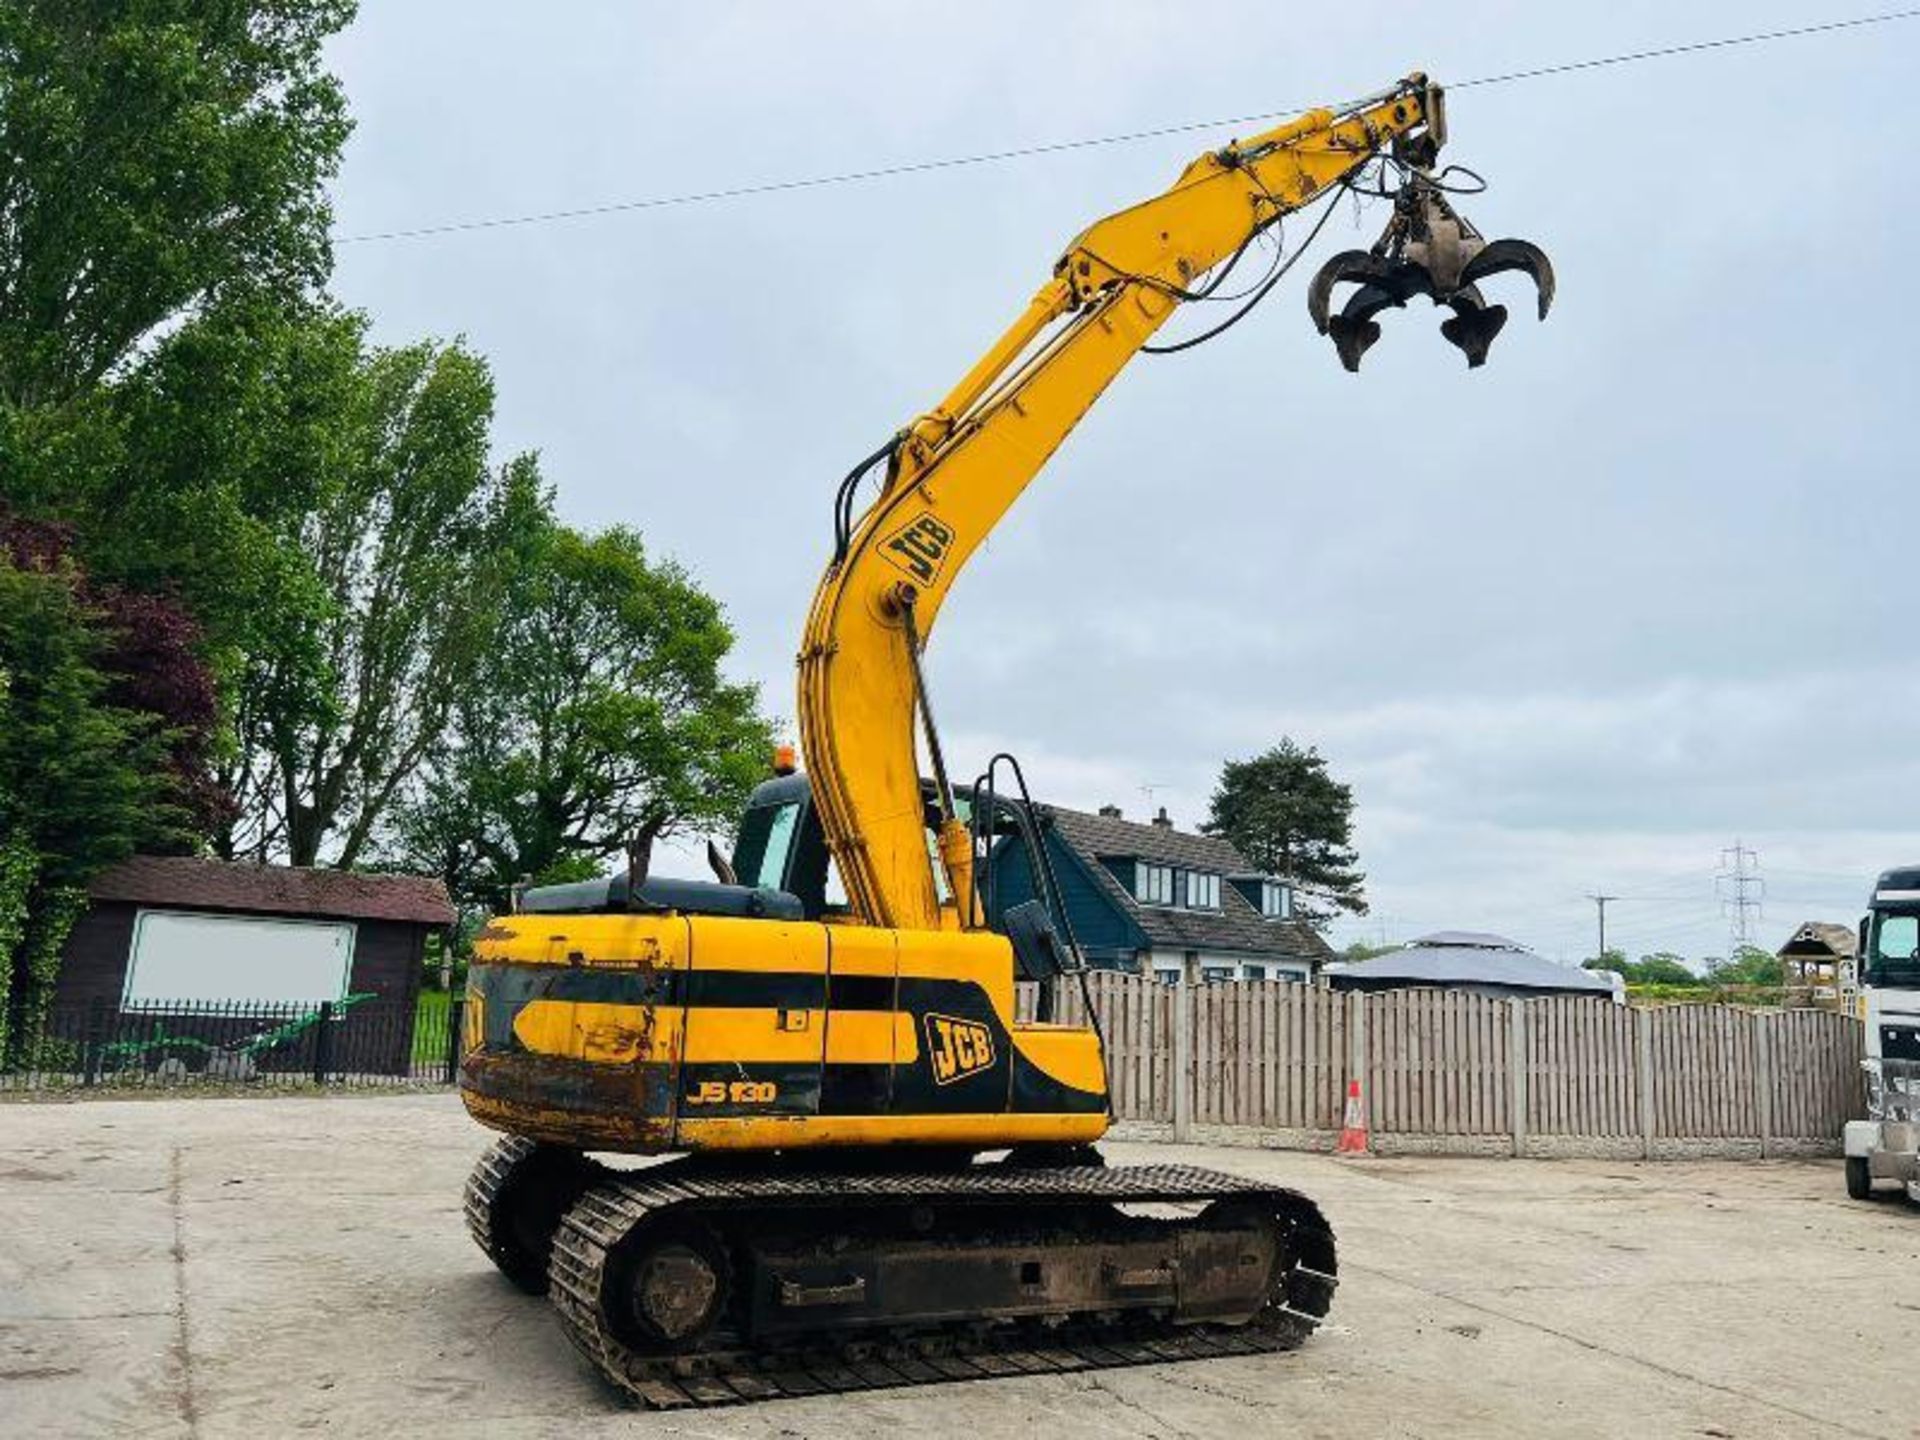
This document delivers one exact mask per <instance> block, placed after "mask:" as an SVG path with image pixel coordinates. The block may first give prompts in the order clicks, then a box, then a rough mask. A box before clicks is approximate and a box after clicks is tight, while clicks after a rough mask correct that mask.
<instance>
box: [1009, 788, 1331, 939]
mask: <svg viewBox="0 0 1920 1440" xmlns="http://www.w3.org/2000/svg"><path fill="white" fill-rule="evenodd" d="M1040 808H1041V810H1042V811H1043V812H1044V813H1045V814H1046V815H1048V816H1050V817H1051V818H1052V820H1053V826H1054V829H1055V831H1056V832H1057V833H1058V834H1059V836H1060V838H1061V839H1063V840H1065V841H1066V842H1067V844H1068V845H1069V846H1071V847H1072V848H1073V850H1074V851H1075V852H1076V853H1077V854H1079V855H1081V856H1082V857H1084V858H1085V859H1086V860H1087V862H1088V864H1087V866H1086V869H1087V873H1088V874H1089V875H1090V876H1091V877H1092V879H1093V883H1094V884H1095V886H1097V887H1098V888H1099V890H1100V892H1101V894H1102V895H1104V896H1106V898H1107V899H1108V900H1109V901H1111V902H1112V903H1113V904H1114V905H1115V906H1116V907H1118V908H1119V909H1120V910H1121V911H1123V912H1124V913H1125V914H1126V915H1128V916H1129V918H1131V919H1132V920H1133V922H1134V923H1135V924H1137V925H1138V926H1139V927H1140V929H1141V930H1142V931H1143V932H1144V933H1145V935H1146V937H1147V940H1148V942H1149V943H1150V944H1151V945H1152V946H1153V947H1154V948H1155V949H1160V948H1162V947H1164V948H1166V949H1169V950H1234V951H1241V952H1245V953H1248V954H1255V955H1272V956H1276V957H1282V958H1285V959H1288V960H1305V961H1310V962H1312V963H1313V964H1320V963H1322V962H1324V961H1326V960H1328V959H1330V958H1331V957H1332V955H1333V950H1332V947H1330V946H1329V945H1328V944H1327V942H1326V941H1325V940H1323V939H1322V938H1321V937H1320V934H1319V932H1318V931H1316V930H1315V929H1314V928H1313V927H1312V926H1311V925H1308V924H1306V923H1305V922H1304V921H1300V920H1270V919H1268V918H1267V917H1266V916H1264V915H1262V914H1261V913H1260V912H1259V911H1258V910H1256V909H1254V907H1253V906H1252V905H1250V904H1248V903H1247V901H1246V898H1245V897H1244V896H1243V895H1241V893H1240V892H1239V891H1238V890H1236V889H1234V888H1233V886H1231V885H1224V884H1223V885H1222V886H1221V887H1220V908H1219V909H1218V910H1178V909H1172V908H1162V907H1160V906H1157V905H1142V904H1141V903H1140V902H1139V901H1138V900H1136V899H1135V898H1134V897H1133V896H1132V895H1130V894H1128V893H1127V888H1126V887H1125V886H1124V885H1122V884H1121V883H1120V882H1119V881H1118V880H1117V879H1115V878H1114V875H1113V872H1112V871H1111V870H1109V869H1107V867H1106V866H1105V865H1103V864H1101V863H1100V858H1101V857H1102V856H1110V857H1116V858H1118V857H1133V858H1137V859H1141V860H1151V861H1155V862H1157V863H1159V864H1163V865H1177V866H1179V867H1180V868H1181V869H1183V870H1199V871H1202V872H1204V873H1207V874H1213V875H1220V876H1223V877H1224V876H1245V875H1249V874H1251V873H1252V867H1251V866H1250V865H1248V863H1247V860H1246V857H1245V856H1244V855H1242V854H1241V853H1240V852H1239V851H1238V850H1237V849H1235V848H1234V846H1233V844H1232V843H1231V842H1230V841H1227V840H1223V839H1221V838H1220V837H1218V836H1216V835H1194V834H1189V833H1188V832H1186V831H1183V830H1176V829H1174V828H1172V827H1171V826H1168V825H1142V824H1139V823H1138V822H1136V821H1132V820H1122V819H1118V818H1116V817H1114V816H1111V815H1089V814H1087V813H1086V812H1085V811H1083V810H1068V809H1065V808H1064V807H1062V806H1059V805H1043V806H1041V807H1040Z"/></svg>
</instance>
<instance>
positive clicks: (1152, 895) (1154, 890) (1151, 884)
mask: <svg viewBox="0 0 1920 1440" xmlns="http://www.w3.org/2000/svg"><path fill="white" fill-rule="evenodd" d="M1133 893H1134V895H1135V896H1136V897H1137V898H1138V899H1139V901H1140V903H1141V904H1142V905H1171V904H1173V867H1172V866H1171V865H1149V864H1148V863H1147V862H1146V861H1144V860H1142V861H1141V862H1140V863H1139V864H1138V865H1136V866H1135V867H1134V870H1133Z"/></svg>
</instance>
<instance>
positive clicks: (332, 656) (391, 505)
mask: <svg viewBox="0 0 1920 1440" xmlns="http://www.w3.org/2000/svg"><path fill="white" fill-rule="evenodd" d="M334 403H336V404H337V405H338V406H339V413H337V414H336V415H335V416H334V417H333V422H332V423H333V428H332V436H331V443H332V444H333V445H334V446H336V447H337V450H336V463H334V464H333V465H332V467H331V469H332V473H331V474H330V475H328V476H326V477H324V484H323V485H321V487H320V490H319V493H318V494H317V495H316V496H315V497H314V498H313V500H312V502H311V503H310V504H309V505H308V506H306V507H305V508H304V509H303V512H302V513H301V514H300V515H299V516H298V519H297V522H296V523H295V524H293V526H292V527H291V529H290V530H289V531H288V532H287V533H286V534H285V537H284V539H285V544H284V546H283V547H282V549H281V552H280V553H281V554H282V556H283V557H284V556H285V555H287V554H293V555H298V556H299V557H302V561H303V563H304V564H305V565H306V566H308V567H310V569H308V570H307V571H306V572H305V573H304V575H301V576H299V577H296V578H297V579H298V580H299V581H301V582H304V583H292V582H289V583H288V584H287V585H286V586H285V587H284V589H283V591H282V593H285V594H287V595H289V596H290V597H292V600H293V603H292V604H291V605H290V606H289V607H288V609H287V610H286V611H284V612H283V613H281V614H279V615H277V616H276V617H275V622H276V623H275V627H274V629H273V631H272V632H271V633H269V634H261V635H257V636H255V637H254V643H253V644H252V646H251V653H249V654H248V655H247V656H246V658H245V664H244V669H243V671H242V673H241V674H240V676H239V677H238V680H237V683H236V694H235V697H234V701H233V713H234V730H235V735H234V743H233V751H234V754H235V756H236V757H237V758H236V762H235V774H234V783H235V786H236V792H237V793H236V799H237V801H238V802H239V803H240V807H241V810H240V821H239V824H238V826H237V827H236V829H235V832H234V833H233V835H231V836H230V837H228V838H227V839H226V841H225V842H224V844H223V846H222V848H223V849H225V850H227V851H229V852H234V853H239V852H252V853H258V854H263V855H265V854H282V855H284V856H285V857H286V858H287V859H288V860H289V861H290V862H291V863H293V864H295V865H312V864H316V863H319V862H321V861H322V860H326V861H328V862H329V863H332V864H336V865H341V866H351V865H353V864H355V863H356V862H358V861H359V860H360V859H361V858H362V856H363V855H364V854H365V853H366V851H367V847H368V844H369V842H370V841H371V840H372V838H373V835H374V832H375V829H376V827H377V826H378V825H379V824H380V821H381V819H382V817H383V816H384V815H385V814H386V813H387V810H388V808H389V806H391V805H392V803H393V801H394V799H395V797H396V796H397V795H398V794H399V793H400V792H401V789H402V787H404V786H405V785H406V784H407V783H408V781H409V780H410V779H411V778H412V777H413V776H414V775H415V774H416V773H417V772H418V771H419V769H420V766H421V764H422V763H423V762H424V761H425V760H426V758H427V756H428V755H429V754H430V753H431V752H432V751H433V749H434V747H435V746H436V745H437V744H438V743H439V741H440V739H441V737H442V734H443V733H444V731H445V729H446V725H447V722H448V718H449V716H450V715H451V714H452V713H453V711H454V708H455V707H456V706H457V705H458V704H459V703H460V702H461V700H462V698H463V697H464V696H465V695H466V693H467V691H468V690H469V688H470V687H471V686H473V685H474V684H475V683H476V680H477V678H478V676H479V673H480V664H481V660H482V657H483V656H484V655H485V653H486V651H487V649H488V648H489V646H490V644H491V640H492V632H493V629H494V625H495V623H496V620H497V617H498V615H499V608H500V604H501V601H502V598H503V593H504V591H503V587H504V585H505V583H506V576H507V575H508V574H509V573H510V572H511V571H512V570H513V568H514V561H513V556H514V552H515V547H516V546H518V545H519V544H520V543H521V537H522V536H523V535H524V534H525V533H526V531H527V530H528V528H529V527H530V526H531V525H533V524H535V523H536V522H537V521H538V520H539V518H540V517H541V516H542V515H543V513H544V505H545V500H544V497H543V496H542V494H541V492H540V486H539V477H538V471H537V468H536V466H535V464H534V462H533V460H532V459H531V457H521V458H520V459H517V460H514V461H512V462H510V463H508V464H507V465H505V466H502V467H500V468H498V469H494V468H492V467H491V466H490V465H489V462H488V457H487V441H488V426H489V423H490V421H491V419H492V411H493V382H492V379H491V377H490V376H489V375H488V373H487V369H486V366H485V364H484V363H483V362H482V361H481V360H480V359H479V358H478V357H477V356H475V355H474V354H473V353H472V352H471V351H469V350H467V349H466V348H464V347H463V346H461V345H458V344H455V345H450V346H436V345H431V344H420V345H413V346H408V347H405V348H402V349H397V350H373V351H370V352H368V353H367V354H366V355H365V356H364V357H363V358H362V359H361V360H360V361H359V363H358V364H357V366H356V367H355V369H354V373H353V376H352V378H351V383H350V384H349V385H347V386H346V393H345V394H344V395H343V396H341V397H338V399H337V400H336V401H335V402H334ZM278 583H279V582H276V585H277V584H278Z"/></svg>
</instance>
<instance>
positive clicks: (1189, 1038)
mask: <svg viewBox="0 0 1920 1440" xmlns="http://www.w3.org/2000/svg"><path fill="white" fill-rule="evenodd" d="M1188 969H1189V967H1188V966H1187V965H1186V964H1185V963H1184V962H1182V964H1181V966H1180V978H1179V980H1177V981H1176V982H1174V987H1173V1138H1174V1141H1175V1143H1176V1144H1182V1145H1184V1144H1185V1143H1186V1142H1188V1141H1189V1140H1191V1139H1192V1138H1193V1080H1194V1076H1193V976H1192V975H1191V974H1189V973H1188Z"/></svg>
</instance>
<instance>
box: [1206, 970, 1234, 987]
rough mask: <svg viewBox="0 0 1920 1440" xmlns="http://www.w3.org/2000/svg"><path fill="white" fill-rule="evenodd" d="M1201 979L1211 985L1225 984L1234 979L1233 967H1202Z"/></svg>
mask: <svg viewBox="0 0 1920 1440" xmlns="http://www.w3.org/2000/svg"><path fill="white" fill-rule="evenodd" d="M1200 978H1201V979H1202V980H1204V981H1205V982H1206V983H1207V984H1209V985H1221V984H1225V983H1226V982H1227V981H1229V980H1231V979H1233V966H1231V965H1202V966H1201V967H1200Z"/></svg>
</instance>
